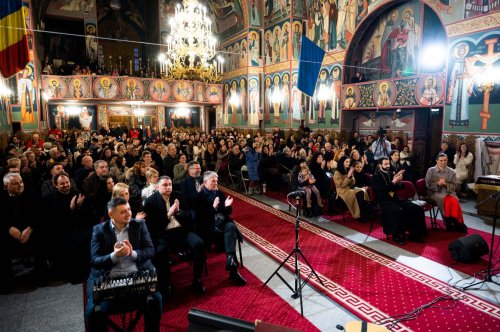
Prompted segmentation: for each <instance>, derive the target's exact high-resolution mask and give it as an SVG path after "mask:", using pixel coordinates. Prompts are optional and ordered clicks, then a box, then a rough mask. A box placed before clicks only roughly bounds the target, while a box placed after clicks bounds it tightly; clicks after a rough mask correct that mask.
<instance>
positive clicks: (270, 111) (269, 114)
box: [263, 71, 290, 127]
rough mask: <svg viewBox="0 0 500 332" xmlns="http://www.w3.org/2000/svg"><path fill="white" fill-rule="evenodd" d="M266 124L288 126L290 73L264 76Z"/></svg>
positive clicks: (264, 117) (264, 116)
mask: <svg viewBox="0 0 500 332" xmlns="http://www.w3.org/2000/svg"><path fill="white" fill-rule="evenodd" d="M263 120H264V123H265V124H266V125H272V126H278V127H289V126H290V73H289V72H287V71H284V72H276V73H273V74H269V75H265V76H264V115H263Z"/></svg>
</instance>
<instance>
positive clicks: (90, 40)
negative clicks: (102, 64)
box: [84, 20, 98, 63]
mask: <svg viewBox="0 0 500 332" xmlns="http://www.w3.org/2000/svg"><path fill="white" fill-rule="evenodd" d="M84 26H85V50H86V53H87V59H88V61H89V63H97V50H98V42H97V22H96V21H95V20H85V22H84Z"/></svg>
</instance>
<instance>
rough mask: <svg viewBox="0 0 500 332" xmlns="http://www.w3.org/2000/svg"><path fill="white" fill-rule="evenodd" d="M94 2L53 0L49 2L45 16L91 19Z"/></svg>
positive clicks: (90, 0)
mask: <svg viewBox="0 0 500 332" xmlns="http://www.w3.org/2000/svg"><path fill="white" fill-rule="evenodd" d="M94 12H95V0H54V1H49V3H48V6H47V12H46V14H47V15H50V16H63V17H68V18H92V17H93V16H94Z"/></svg>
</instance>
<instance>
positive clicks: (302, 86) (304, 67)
mask: <svg viewBox="0 0 500 332" xmlns="http://www.w3.org/2000/svg"><path fill="white" fill-rule="evenodd" d="M324 57H325V51H324V50H322V49H321V48H320V47H319V46H318V45H316V44H314V43H313V42H312V41H311V40H310V39H309V38H307V37H306V36H304V35H302V42H301V47H300V58H299V75H298V76H299V77H298V80H297V88H298V89H299V90H300V91H302V92H303V93H305V94H306V95H308V96H310V97H312V96H313V95H314V88H315V87H316V81H317V80H318V75H319V70H320V69H321V63H322V62H323V58H324Z"/></svg>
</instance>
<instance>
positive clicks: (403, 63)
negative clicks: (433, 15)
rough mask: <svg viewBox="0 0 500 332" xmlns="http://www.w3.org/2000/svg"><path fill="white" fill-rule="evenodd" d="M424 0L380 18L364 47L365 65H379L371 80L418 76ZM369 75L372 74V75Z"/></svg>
mask: <svg viewBox="0 0 500 332" xmlns="http://www.w3.org/2000/svg"><path fill="white" fill-rule="evenodd" d="M421 10H422V3H421V2H420V1H411V2H408V3H404V4H402V5H400V6H398V7H396V8H395V9H393V10H391V11H390V12H387V13H386V14H384V15H382V16H381V17H380V18H378V20H377V22H375V23H374V25H373V27H374V28H373V30H372V33H371V36H369V37H368V39H367V42H366V45H367V46H366V47H365V48H364V50H363V55H362V59H361V63H362V65H363V66H364V67H369V68H377V69H378V70H377V71H369V72H376V74H374V75H376V77H368V79H369V80H375V79H384V78H390V77H401V76H408V75H414V74H415V72H416V70H417V63H418V59H417V55H418V50H419V46H420V40H421V27H420V20H421ZM368 76H369V75H368Z"/></svg>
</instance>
